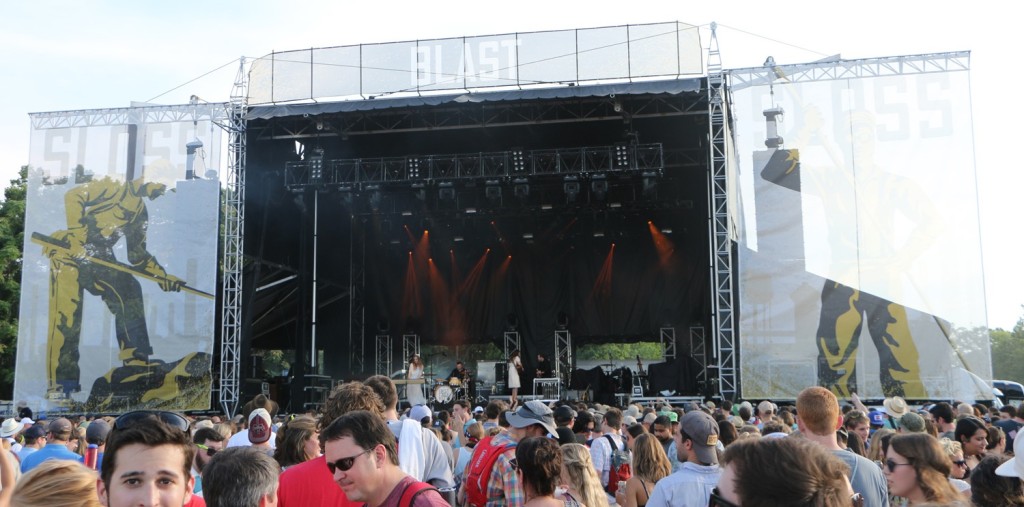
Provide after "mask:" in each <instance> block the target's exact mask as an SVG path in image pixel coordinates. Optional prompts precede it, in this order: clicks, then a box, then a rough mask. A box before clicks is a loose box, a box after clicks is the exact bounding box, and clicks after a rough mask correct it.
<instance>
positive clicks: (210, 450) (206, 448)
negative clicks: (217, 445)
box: [196, 444, 217, 458]
mask: <svg viewBox="0 0 1024 507" xmlns="http://www.w3.org/2000/svg"><path fill="white" fill-rule="evenodd" d="M196 447H198V448H200V449H202V450H204V451H206V455H207V456H209V457H211V458H212V457H213V455H214V454H217V449H214V448H213V447H209V446H205V445H203V444H196Z"/></svg>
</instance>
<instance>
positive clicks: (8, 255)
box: [0, 166, 28, 399]
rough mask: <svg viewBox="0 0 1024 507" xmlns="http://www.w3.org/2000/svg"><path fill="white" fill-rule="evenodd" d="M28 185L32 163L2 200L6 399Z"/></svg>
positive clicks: (1, 391) (0, 314)
mask: <svg viewBox="0 0 1024 507" xmlns="http://www.w3.org/2000/svg"><path fill="white" fill-rule="evenodd" d="M27 187H28V166H24V167H22V168H21V171H20V172H19V173H18V178H17V179H13V180H11V184H10V186H8V187H7V188H6V189H5V190H4V200H3V203H0V398H4V399H11V396H12V393H13V390H14V389H13V388H14V360H15V357H16V356H17V353H16V351H17V343H18V309H19V303H20V298H21V265H22V248H23V246H24V239H25V237H24V236H25V194H26V189H27Z"/></svg>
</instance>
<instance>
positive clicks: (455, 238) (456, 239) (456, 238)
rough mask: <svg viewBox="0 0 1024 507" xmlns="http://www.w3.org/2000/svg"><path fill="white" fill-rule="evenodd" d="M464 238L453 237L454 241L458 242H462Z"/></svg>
mask: <svg viewBox="0 0 1024 507" xmlns="http://www.w3.org/2000/svg"><path fill="white" fill-rule="evenodd" d="M464 240H465V238H463V237H462V236H455V237H454V238H452V241H455V242H456V243H461V242H462V241H464Z"/></svg>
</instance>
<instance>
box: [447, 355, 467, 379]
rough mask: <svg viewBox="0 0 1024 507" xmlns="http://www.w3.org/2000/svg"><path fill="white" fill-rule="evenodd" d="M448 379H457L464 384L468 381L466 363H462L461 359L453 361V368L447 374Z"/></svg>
mask: <svg viewBox="0 0 1024 507" xmlns="http://www.w3.org/2000/svg"><path fill="white" fill-rule="evenodd" d="M448 378H449V379H453V378H455V379H459V381H460V382H462V383H463V384H465V383H466V382H469V370H467V369H466V365H464V364H462V361H456V362H455V368H453V369H452V372H451V373H449V374H448Z"/></svg>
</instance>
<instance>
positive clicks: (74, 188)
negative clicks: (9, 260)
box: [14, 110, 221, 412]
mask: <svg viewBox="0 0 1024 507" xmlns="http://www.w3.org/2000/svg"><path fill="white" fill-rule="evenodd" d="M129 111H130V110H129ZM82 114H84V113H83V112H70V113H68V115H69V116H75V115H82ZM51 116H52V115H51ZM131 116H132V115H126V117H131ZM138 116H139V117H143V115H138ZM50 123H55V122H52V121H51V122H50ZM66 124H72V123H71V122H68V123H66ZM66 124H64V125H66ZM220 137H221V129H220V128H219V127H217V126H214V125H212V124H211V122H209V121H198V122H193V121H168V122H152V123H134V124H131V125H102V126H70V127H63V128H40V129H37V130H34V131H33V133H32V149H31V160H30V170H29V181H28V196H27V204H26V206H27V209H26V216H25V250H24V252H25V254H24V271H23V275H22V285H21V290H22V292H21V319H20V328H19V330H18V358H17V370H16V373H15V385H14V396H15V399H16V400H24V401H26V402H28V403H29V404H30V405H31V406H33V407H36V408H37V409H41V410H50V411H71V412H113V411H126V410H132V409H138V408H162V409H169V410H194V409H205V408H209V404H210V391H211V370H210V366H211V357H212V352H213V341H214V320H215V315H216V314H215V311H216V304H215V297H214V294H215V293H216V280H217V263H218V261H217V244H218V237H219V235H218V228H217V224H218V216H219V195H220V186H219V182H218V170H219V169H218V167H219V159H220V151H221V139H220Z"/></svg>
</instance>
